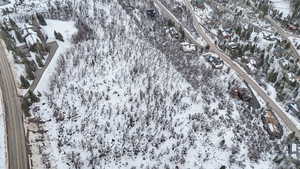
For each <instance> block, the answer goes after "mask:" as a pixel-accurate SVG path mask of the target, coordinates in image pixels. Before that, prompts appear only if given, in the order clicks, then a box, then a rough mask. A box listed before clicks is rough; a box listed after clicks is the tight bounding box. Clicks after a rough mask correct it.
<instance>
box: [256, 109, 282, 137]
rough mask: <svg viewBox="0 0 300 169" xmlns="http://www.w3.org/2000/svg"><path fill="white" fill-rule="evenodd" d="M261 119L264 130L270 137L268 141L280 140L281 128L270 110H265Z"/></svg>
mask: <svg viewBox="0 0 300 169" xmlns="http://www.w3.org/2000/svg"><path fill="white" fill-rule="evenodd" d="M261 119H262V121H263V127H264V129H265V130H266V131H267V132H268V134H269V135H270V139H280V138H281V137H282V135H283V128H282V126H281V124H280V123H279V121H278V119H277V117H276V116H275V115H274V113H273V112H272V111H271V110H266V111H265V112H264V113H263V115H262V117H261Z"/></svg>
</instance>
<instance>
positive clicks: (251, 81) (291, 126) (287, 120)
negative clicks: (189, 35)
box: [154, 0, 300, 138]
mask: <svg viewBox="0 0 300 169" xmlns="http://www.w3.org/2000/svg"><path fill="white" fill-rule="evenodd" d="M154 2H155V3H156V4H157V6H158V7H159V9H160V10H162V11H163V12H164V15H166V17H168V18H169V19H172V20H173V21H174V22H178V20H174V18H176V17H175V16H174V15H173V14H172V13H171V12H170V11H169V10H168V9H167V8H166V7H165V6H164V5H163V4H162V3H161V2H160V1H159V0H154ZM185 3H186V6H187V8H188V9H189V10H190V12H191V13H192V17H193V22H194V26H195V28H196V30H197V31H198V33H199V34H200V35H201V36H202V38H203V39H204V40H205V41H206V42H207V43H208V44H209V45H210V51H211V52H214V53H216V54H218V55H219V56H220V58H222V59H223V60H224V61H225V62H226V63H227V64H228V65H229V66H230V67H231V68H232V69H233V70H234V71H235V72H236V73H237V75H238V76H239V77H240V78H241V79H243V80H245V81H246V82H247V83H248V84H249V86H250V87H252V88H253V90H255V92H256V93H257V94H258V95H259V96H260V97H261V98H262V99H263V100H264V101H265V102H266V103H267V104H268V106H269V107H270V108H271V109H272V110H273V112H275V113H276V114H277V115H278V116H279V117H280V119H281V120H282V121H283V122H284V123H285V125H286V126H287V127H288V129H289V130H291V131H293V132H295V135H296V136H297V137H299V138H300V130H299V129H298V128H297V126H296V124H294V122H293V121H291V120H290V118H289V117H288V116H287V114H286V113H285V112H284V111H283V110H282V109H281V108H280V107H279V106H278V105H277V104H276V102H275V101H274V100H273V99H271V98H270V97H269V96H268V95H267V93H266V92H265V91H264V89H262V88H261V87H260V86H259V84H257V83H256V81H255V80H254V79H253V78H252V77H251V76H250V75H248V73H247V72H246V71H245V70H244V69H243V68H241V67H240V66H239V65H238V64H237V63H235V62H234V61H232V60H231V58H230V57H229V56H228V55H226V54H225V52H223V51H222V50H221V49H220V48H219V47H218V46H216V45H215V43H214V42H213V40H212V39H211V38H210V37H209V36H208V35H207V34H206V33H205V31H204V30H203V28H202V26H201V24H200V22H199V20H198V18H197V17H196V15H195V13H194V10H193V8H192V6H191V4H190V2H188V1H187V0H185ZM198 45H200V44H199V43H198Z"/></svg>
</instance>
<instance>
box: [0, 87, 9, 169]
mask: <svg viewBox="0 0 300 169" xmlns="http://www.w3.org/2000/svg"><path fill="white" fill-rule="evenodd" d="M7 165H8V163H7V147H6V127H5V112H4V107H3V101H2V93H1V90H0V169H8V166H7Z"/></svg>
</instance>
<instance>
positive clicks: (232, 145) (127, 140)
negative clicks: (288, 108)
mask: <svg viewBox="0 0 300 169" xmlns="http://www.w3.org/2000/svg"><path fill="white" fill-rule="evenodd" d="M96 3H97V4H95V5H96V6H97V8H100V9H98V10H97V11H101V15H102V16H101V18H105V20H101V19H100V18H97V17H96V18H93V19H92V21H90V22H91V23H90V25H93V26H92V28H93V29H94V30H95V31H96V36H95V37H96V39H95V40H90V41H87V42H82V43H79V44H76V45H72V47H71V48H70V49H66V50H65V53H62V56H61V57H59V58H58V59H57V60H58V62H57V63H58V64H54V65H53V67H54V68H55V69H53V68H49V70H50V71H49V74H48V75H46V76H45V77H47V76H48V79H45V80H44V81H48V82H49V83H47V82H45V83H43V84H41V85H40V86H39V89H38V90H40V91H42V94H43V96H42V98H41V102H40V103H36V104H34V105H33V106H32V107H31V108H32V112H33V114H34V115H35V117H40V118H41V119H42V120H44V121H47V122H46V123H45V124H42V125H40V126H41V128H42V129H46V130H48V132H47V133H46V134H45V135H46V136H45V137H43V138H42V136H41V135H39V134H36V135H33V136H31V144H32V147H33V149H34V150H35V151H34V152H39V153H34V154H33V159H34V161H33V162H34V164H33V166H34V167H36V168H39V169H43V168H46V167H45V165H46V164H47V165H50V166H51V167H50V168H57V169H64V168H85V169H89V168H91V169H92V168H112V169H115V168H122V169H123V168H131V169H132V168H176V166H177V167H179V168H205V169H215V168H220V167H221V166H222V165H225V166H227V168H231V169H241V168H243V169H251V168H256V169H272V168H273V167H274V165H275V164H274V163H273V162H272V158H273V157H274V155H275V153H274V152H273V150H274V149H273V147H272V146H271V145H272V144H277V143H276V141H272V140H269V138H268V136H267V135H266V132H264V130H263V129H262V127H261V126H262V124H261V121H260V120H259V118H260V112H259V111H257V112H250V110H248V109H247V104H245V103H243V102H241V101H238V100H234V99H232V98H231V96H230V95H229V88H230V85H241V86H243V85H242V81H241V80H240V79H238V78H237V75H236V74H235V73H234V72H232V71H230V70H229V68H228V67H227V66H224V68H223V70H214V69H212V68H211V66H210V64H208V63H207V62H206V61H205V59H204V58H203V57H202V56H198V55H196V56H191V55H189V56H169V58H168V56H167V55H165V54H163V53H161V52H160V51H159V50H157V49H155V48H153V46H151V44H150V43H148V42H147V41H145V40H144V39H143V38H140V37H139V36H137V34H138V32H139V31H140V30H138V29H137V26H136V25H135V22H134V21H132V20H131V19H130V18H129V16H128V15H126V14H125V11H124V10H122V9H121V8H120V6H118V5H116V4H117V3H116V1H111V2H109V3H102V2H96ZM83 8H84V7H83ZM95 16H100V15H99V14H97V15H95ZM53 26H54V25H53ZM54 27H55V26H54ZM70 29H72V30H73V28H70ZM62 32H64V30H62ZM170 59H171V60H172V59H174V60H175V59H180V60H181V61H183V62H184V63H189V64H187V66H188V67H182V69H183V70H178V69H175V66H174V65H173V64H172V61H170ZM192 59H194V60H192ZM54 63H55V62H54ZM191 68H193V69H191ZM199 69H200V70H201V71H200V72H201V73H199V74H196V73H195V72H197V71H196V70H199ZM53 70H55V71H53ZM188 70H190V71H191V72H190V76H192V77H193V78H194V79H195V80H199V83H200V87H199V88H193V87H192V86H191V84H190V83H189V81H188V80H187V78H189V77H184V76H183V75H182V73H183V72H185V71H188ZM193 71H194V72H193ZM50 75H51V76H50ZM249 116H250V117H251V118H252V119H253V118H254V119H255V120H250V119H251V118H250V117H249ZM48 120H49V121H48ZM50 120H51V121H50ZM41 140H42V141H41ZM251 159H252V160H251ZM253 159H257V162H255V160H253ZM42 162H43V164H42Z"/></svg>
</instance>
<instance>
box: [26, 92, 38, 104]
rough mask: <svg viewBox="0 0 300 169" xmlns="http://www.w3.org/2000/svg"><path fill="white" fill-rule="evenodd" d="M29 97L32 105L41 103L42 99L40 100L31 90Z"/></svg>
mask: <svg viewBox="0 0 300 169" xmlns="http://www.w3.org/2000/svg"><path fill="white" fill-rule="evenodd" d="M28 97H29V98H30V101H31V103H34V102H39V101H40V98H38V97H37V96H36V95H35V94H34V93H33V92H32V91H31V90H28Z"/></svg>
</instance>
